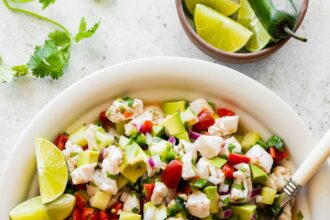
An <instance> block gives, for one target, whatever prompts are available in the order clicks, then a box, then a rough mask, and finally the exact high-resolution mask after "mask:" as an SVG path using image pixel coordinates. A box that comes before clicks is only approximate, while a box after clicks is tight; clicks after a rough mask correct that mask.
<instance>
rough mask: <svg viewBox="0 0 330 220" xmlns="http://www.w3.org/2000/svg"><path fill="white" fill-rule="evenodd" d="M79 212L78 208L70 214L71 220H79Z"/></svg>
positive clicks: (80, 217)
mask: <svg viewBox="0 0 330 220" xmlns="http://www.w3.org/2000/svg"><path fill="white" fill-rule="evenodd" d="M81 219H82V216H81V211H80V210H79V209H78V208H75V209H74V210H73V213H72V220H81Z"/></svg>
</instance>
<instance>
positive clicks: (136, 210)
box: [132, 207, 140, 213]
mask: <svg viewBox="0 0 330 220" xmlns="http://www.w3.org/2000/svg"><path fill="white" fill-rule="evenodd" d="M139 211H140V210H139V208H138V207H134V208H132V212H133V213H139Z"/></svg>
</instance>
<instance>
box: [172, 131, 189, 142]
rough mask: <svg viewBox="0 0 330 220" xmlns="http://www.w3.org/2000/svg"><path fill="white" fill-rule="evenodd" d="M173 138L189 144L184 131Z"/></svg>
mask: <svg viewBox="0 0 330 220" xmlns="http://www.w3.org/2000/svg"><path fill="white" fill-rule="evenodd" d="M174 137H176V138H178V139H179V140H185V141H188V142H190V139H189V135H188V132H187V131H184V132H182V133H180V134H175V135H174Z"/></svg>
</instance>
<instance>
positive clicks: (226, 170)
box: [221, 163, 235, 180]
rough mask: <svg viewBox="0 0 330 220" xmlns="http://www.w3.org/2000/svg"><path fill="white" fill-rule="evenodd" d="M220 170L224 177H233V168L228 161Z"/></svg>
mask: <svg viewBox="0 0 330 220" xmlns="http://www.w3.org/2000/svg"><path fill="white" fill-rule="evenodd" d="M221 170H222V172H223V173H224V174H225V176H226V178H228V179H231V180H232V179H234V176H233V173H234V171H235V170H234V168H233V167H232V166H231V165H230V164H229V163H226V164H225V165H224V166H223V167H222V169H221Z"/></svg>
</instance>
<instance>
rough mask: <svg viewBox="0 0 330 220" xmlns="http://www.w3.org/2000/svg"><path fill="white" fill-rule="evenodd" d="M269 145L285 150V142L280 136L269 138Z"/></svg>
mask: <svg viewBox="0 0 330 220" xmlns="http://www.w3.org/2000/svg"><path fill="white" fill-rule="evenodd" d="M267 147H275V148H276V149H277V150H278V151H283V150H284V142H283V140H282V139H281V138H280V137H279V136H276V135H273V136H271V137H270V138H268V141H267Z"/></svg>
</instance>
